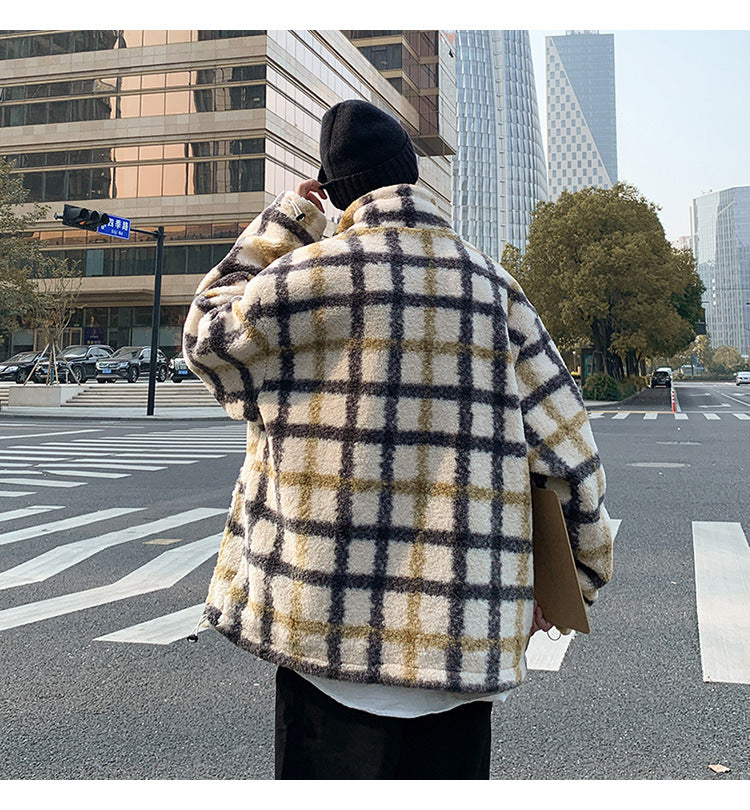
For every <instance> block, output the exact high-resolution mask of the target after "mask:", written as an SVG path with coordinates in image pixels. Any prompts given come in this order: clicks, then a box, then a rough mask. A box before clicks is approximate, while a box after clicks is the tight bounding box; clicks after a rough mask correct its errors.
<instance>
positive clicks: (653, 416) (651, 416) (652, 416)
mask: <svg viewBox="0 0 750 810" xmlns="http://www.w3.org/2000/svg"><path fill="white" fill-rule="evenodd" d="M657 416H658V414H656V413H644V414H643V418H644V419H656V417H657Z"/></svg>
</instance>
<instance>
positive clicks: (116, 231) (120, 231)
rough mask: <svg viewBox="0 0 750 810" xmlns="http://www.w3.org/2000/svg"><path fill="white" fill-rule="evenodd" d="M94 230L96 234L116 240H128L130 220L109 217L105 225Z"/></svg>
mask: <svg viewBox="0 0 750 810" xmlns="http://www.w3.org/2000/svg"><path fill="white" fill-rule="evenodd" d="M96 230H97V232H98V233H103V234H106V235H107V236H116V237H117V238H118V239H130V220H129V219H124V218H123V217H113V216H111V217H110V218H109V222H108V223H107V224H106V225H100V226H99V227H98V228H97V229H96Z"/></svg>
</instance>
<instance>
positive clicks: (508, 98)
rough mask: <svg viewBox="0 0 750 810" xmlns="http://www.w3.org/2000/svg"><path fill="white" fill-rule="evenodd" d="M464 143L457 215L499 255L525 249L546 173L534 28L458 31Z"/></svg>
mask: <svg viewBox="0 0 750 810" xmlns="http://www.w3.org/2000/svg"><path fill="white" fill-rule="evenodd" d="M455 44H456V91H457V129H458V132H457V150H456V155H455V157H454V158H453V220H454V227H455V228H456V230H457V231H458V233H459V234H461V236H462V237H463V238H464V239H466V240H467V241H468V242H471V243H472V244H473V245H476V247H478V248H479V249H480V250H482V251H483V252H484V253H486V254H488V255H489V256H491V257H492V258H494V259H496V260H499V259H500V256H501V255H502V251H503V247H504V245H505V243H506V242H510V243H511V244H513V245H515V246H516V247H518V248H520V249H521V250H524V249H525V247H526V236H527V233H528V229H529V224H530V223H531V214H532V212H533V210H534V207H535V206H536V204H537V202H539V201H540V200H546V199H547V175H546V168H545V159H544V147H543V145H542V132H541V127H540V125H539V111H538V107H537V99H536V87H535V84H534V67H533V63H532V60H531V46H530V42H529V33H528V31H456V33H455Z"/></svg>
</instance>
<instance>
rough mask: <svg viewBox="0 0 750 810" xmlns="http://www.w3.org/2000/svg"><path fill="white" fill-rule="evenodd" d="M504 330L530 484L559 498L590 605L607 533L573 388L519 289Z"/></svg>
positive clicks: (602, 569) (594, 462)
mask: <svg viewBox="0 0 750 810" xmlns="http://www.w3.org/2000/svg"><path fill="white" fill-rule="evenodd" d="M508 325H509V331H510V337H511V345H512V347H513V350H512V351H513V355H514V362H515V368H516V378H517V381H518V388H519V398H520V404H521V411H522V414H523V422H524V431H525V434H526V442H527V445H528V462H529V471H530V473H531V477H532V482H533V483H536V484H537V485H540V486H543V487H545V488H547V489H552V490H554V491H556V492H557V494H558V495H559V497H560V501H561V503H562V507H563V514H564V515H565V522H566V525H567V528H568V534H569V536H570V541H571V546H572V549H573V557H574V559H575V562H576V569H577V572H578V579H579V582H580V585H581V590H582V592H583V596H584V598H585V600H586V601H587V602H588V603H589V604H591V603H593V602H594V600H595V599H596V597H597V593H598V590H599V588H600V587H601V586H602V585H604V584H605V583H606V582H607V581H608V580H609V579H610V577H611V575H612V534H611V529H610V524H609V516H608V515H607V511H606V509H605V508H604V505H603V500H604V493H605V477H604V470H603V468H602V465H601V461H600V458H599V452H598V449H597V446H596V443H595V441H594V436H593V433H592V431H591V426H590V424H589V420H588V415H587V414H586V409H585V407H584V404H583V400H582V398H581V395H580V392H579V390H578V386H577V385H576V383H575V381H574V380H573V378H572V377H571V376H570V373H569V372H568V370H567V367H566V365H565V363H564V361H563V360H562V358H561V357H560V354H559V352H558V350H557V348H556V346H555V344H554V343H553V341H552V339H551V338H550V336H549V334H548V333H547V330H546V329H545V328H544V325H543V324H542V322H541V320H540V318H539V316H538V315H537V313H536V310H535V309H534V307H533V306H532V305H531V304H530V303H529V301H528V299H527V298H526V296H525V295H524V294H523V291H522V290H521V288H520V287H519V286H518V285H515V289H513V290H511V294H510V300H509V313H508Z"/></svg>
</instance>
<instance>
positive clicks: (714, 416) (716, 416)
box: [703, 413, 721, 419]
mask: <svg viewBox="0 0 750 810" xmlns="http://www.w3.org/2000/svg"><path fill="white" fill-rule="evenodd" d="M703 415H704V416H705V417H706V419H721V417H720V416H719V414H718V413H704V414H703Z"/></svg>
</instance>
